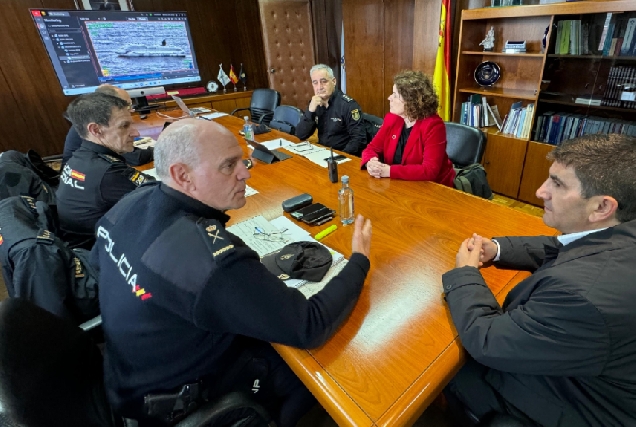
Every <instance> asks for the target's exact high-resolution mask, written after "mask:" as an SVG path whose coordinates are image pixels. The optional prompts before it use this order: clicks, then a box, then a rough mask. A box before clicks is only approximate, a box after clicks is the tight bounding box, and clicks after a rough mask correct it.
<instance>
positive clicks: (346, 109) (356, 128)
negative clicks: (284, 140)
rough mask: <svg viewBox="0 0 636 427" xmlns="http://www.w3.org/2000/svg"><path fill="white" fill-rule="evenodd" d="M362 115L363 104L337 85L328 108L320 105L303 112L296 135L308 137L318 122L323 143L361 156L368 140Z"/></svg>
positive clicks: (320, 139) (319, 136) (320, 140)
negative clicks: (361, 107) (312, 109)
mask: <svg viewBox="0 0 636 427" xmlns="http://www.w3.org/2000/svg"><path fill="white" fill-rule="evenodd" d="M361 116H362V110H361V109H360V105H358V103H357V102H356V101H355V100H354V99H353V98H351V97H350V96H348V95H347V94H345V93H342V92H341V91H340V90H338V89H335V90H334V91H333V93H332V94H331V97H330V98H329V108H325V107H323V106H319V107H318V108H316V111H315V112H314V113H312V112H311V111H309V110H307V111H305V112H304V113H303V116H302V118H301V119H300V123H298V126H296V136H297V137H298V138H300V139H307V138H309V137H310V136H311V135H312V134H313V133H314V131H315V130H316V126H317V127H318V142H319V143H320V144H322V145H326V146H327V147H333V148H334V149H336V150H340V151H344V152H346V153H349V154H353V155H355V156H359V155H360V153H362V150H363V149H364V147H365V145H366V143H367V137H366V130H365V127H364V125H363V124H362V120H361Z"/></svg>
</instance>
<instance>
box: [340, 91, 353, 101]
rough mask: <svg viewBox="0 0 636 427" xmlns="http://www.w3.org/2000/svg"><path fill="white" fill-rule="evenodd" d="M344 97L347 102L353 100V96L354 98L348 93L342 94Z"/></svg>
mask: <svg viewBox="0 0 636 427" xmlns="http://www.w3.org/2000/svg"><path fill="white" fill-rule="evenodd" d="M342 99H344V100H345V101H347V102H351V101H353V98H352V97H350V96H349V95H347V94H346V93H343V94H342Z"/></svg>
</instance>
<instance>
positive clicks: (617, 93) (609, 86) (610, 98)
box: [590, 65, 636, 109]
mask: <svg viewBox="0 0 636 427" xmlns="http://www.w3.org/2000/svg"><path fill="white" fill-rule="evenodd" d="M635 84H636V66H623V65H618V66H613V67H611V68H610V72H609V76H608V78H607V82H606V84H605V92H604V93H603V97H602V98H601V103H600V105H601V106H606V107H621V108H629V109H634V108H635V107H636V103H635V102H634V101H629V100H621V94H622V92H623V91H624V90H625V87H626V86H627V87H632V86H634V85H635ZM590 105H596V104H590Z"/></svg>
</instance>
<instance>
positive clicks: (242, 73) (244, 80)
mask: <svg viewBox="0 0 636 427" xmlns="http://www.w3.org/2000/svg"><path fill="white" fill-rule="evenodd" d="M238 77H239V79H240V80H241V82H242V83H243V84H245V82H246V81H247V76H246V75H245V72H244V71H243V63H242V62H241V71H239V75H238Z"/></svg>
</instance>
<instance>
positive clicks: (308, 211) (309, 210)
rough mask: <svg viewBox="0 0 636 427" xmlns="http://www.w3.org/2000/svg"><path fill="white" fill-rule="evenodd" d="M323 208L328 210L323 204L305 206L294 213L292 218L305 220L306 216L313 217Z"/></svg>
mask: <svg viewBox="0 0 636 427" xmlns="http://www.w3.org/2000/svg"><path fill="white" fill-rule="evenodd" d="M323 208H327V207H326V206H325V205H323V204H322V203H314V204H311V205H309V206H305V207H304V208H302V209H298V210H297V211H294V212H292V213H291V216H293V217H294V218H296V219H303V218H304V217H305V216H307V215H312V214H314V213H315V212H317V211H319V210H321V209H323Z"/></svg>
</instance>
